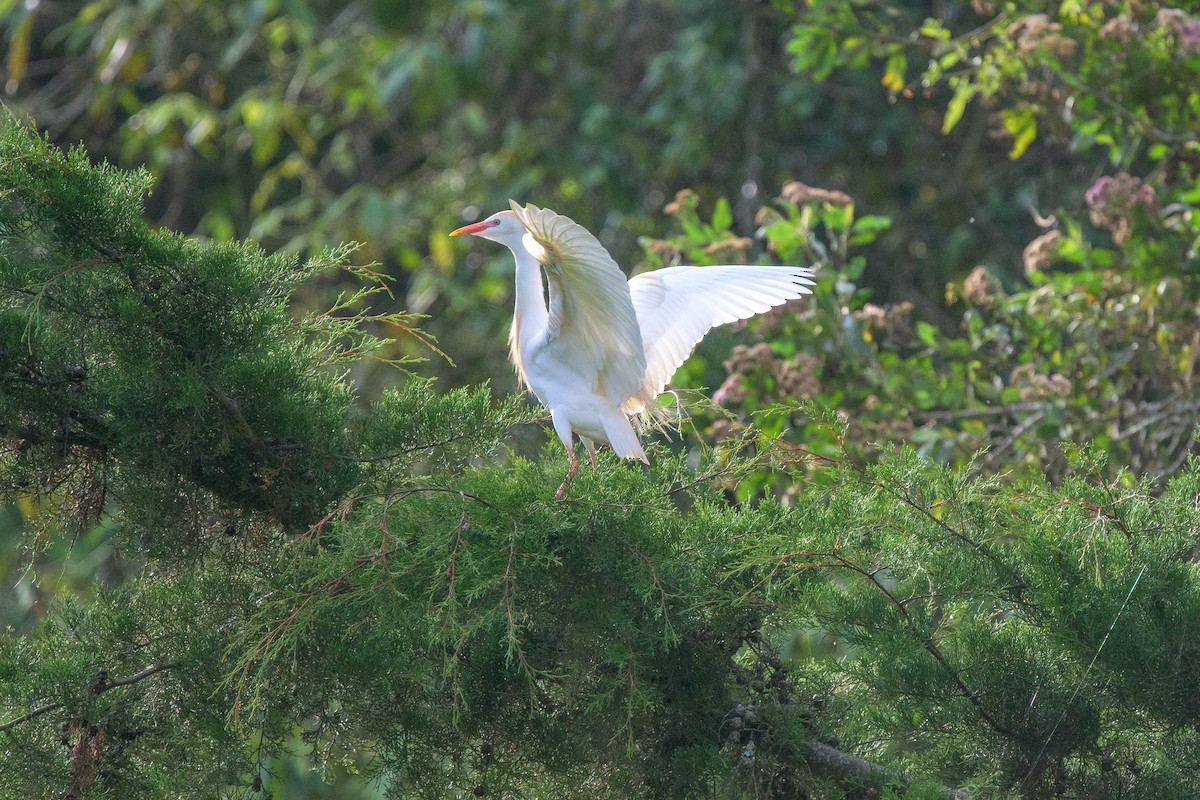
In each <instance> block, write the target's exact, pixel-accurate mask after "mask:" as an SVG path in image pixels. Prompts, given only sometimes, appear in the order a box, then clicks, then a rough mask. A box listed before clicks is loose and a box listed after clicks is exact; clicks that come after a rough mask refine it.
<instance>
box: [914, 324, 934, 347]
mask: <svg viewBox="0 0 1200 800" xmlns="http://www.w3.org/2000/svg"><path fill="white" fill-rule="evenodd" d="M916 327H917V338H918V339H920V340H921V341H922V342H924V343H925V344H927V345H929V346H930V347H935V346H937V337H938V331H937V328H936V327H934V326H933V325H931V324H929V323H928V322H925V321H924V320H918V322H917V326H916Z"/></svg>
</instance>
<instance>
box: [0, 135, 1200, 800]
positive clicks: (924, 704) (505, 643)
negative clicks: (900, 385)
mask: <svg viewBox="0 0 1200 800" xmlns="http://www.w3.org/2000/svg"><path fill="white" fill-rule="evenodd" d="M0 127H2V130H0V448H2V450H0V492H2V493H3V499H4V500H5V501H10V502H19V503H22V504H23V505H24V506H25V507H27V508H30V509H34V510H35V512H36V513H33V514H31V515H30V516H31V519H32V520H34V521H36V522H37V523H38V524H37V525H36V526H32V527H30V529H29V530H27V531H26V534H25V548H26V549H25V553H26V555H25V557H26V558H29V559H31V563H32V564H36V557H37V553H38V552H39V550H40V549H42V548H46V547H49V546H52V545H53V544H54V543H56V542H58V541H61V540H62V539H64V538H65V539H70V538H71V537H74V536H78V535H80V533H81V532H82V531H84V530H87V529H92V528H94V527H95V526H99V527H100V528H101V529H102V530H103V531H104V533H105V536H107V537H108V538H107V541H108V542H109V544H110V546H111V547H113V548H115V549H116V550H117V551H118V552H119V554H120V559H121V563H122V565H123V568H124V573H125V576H124V579H123V580H120V581H113V582H112V585H106V586H99V587H96V588H95V591H94V592H92V593H91V594H90V595H81V596H80V597H78V598H74V599H68V598H64V599H62V601H61V602H59V603H58V604H56V606H55V607H54V608H53V609H52V611H51V612H50V613H49V614H48V615H47V616H46V617H45V618H44V619H42V620H41V621H40V622H39V623H38V624H37V625H36V626H35V627H34V629H33V630H32V631H30V632H28V633H17V632H15V631H9V632H7V633H6V634H5V636H4V637H3V638H2V639H0V681H2V685H3V691H2V692H0V715H2V716H0V797H3V798H10V797H11V798H17V797H21V798H26V797H47V798H49V797H71V798H81V799H82V798H99V797H112V798H136V797H165V796H171V797H216V796H231V797H256V796H262V794H267V793H275V794H276V796H282V789H281V779H280V775H279V770H280V769H281V768H282V767H283V766H284V765H285V764H286V763H287V762H288V759H289V758H292V757H293V756H294V755H295V754H300V756H301V757H302V758H304V759H306V762H307V763H309V764H310V765H311V766H312V767H313V768H314V769H315V770H316V771H317V772H318V774H319V776H320V777H321V778H323V779H325V780H327V781H329V782H330V783H337V784H338V785H345V784H344V783H342V782H343V781H345V780H346V779H347V776H354V777H355V785H356V786H358V787H359V788H358V789H356V790H355V791H363V792H378V793H380V794H382V795H384V796H387V797H437V798H441V797H463V796H488V797H532V798H538V797H545V798H550V797H554V798H559V797H588V798H592V797H614V798H616V797H621V798H626V797H656V798H676V797H683V798H688V797H773V798H799V797H842V796H856V797H857V796H861V797H879V796H885V795H905V796H908V797H946V796H951V795H955V794H959V795H960V796H961V794H962V791H961V790H962V789H966V790H969V791H970V793H971V796H973V797H1017V796H1020V797H1029V798H1039V797H1052V796H1079V797H1082V796H1087V797H1098V798H1118V797H1135V796H1136V797H1150V796H1154V797H1180V798H1183V797H1192V796H1195V794H1196V793H1197V791H1198V790H1200V785H1198V784H1200V780H1198V778H1197V775H1200V735H1198V734H1197V729H1196V724H1195V722H1196V719H1197V718H1198V716H1200V715H1198V712H1200V708H1197V704H1198V703H1200V700H1197V695H1196V693H1195V691H1194V687H1195V685H1196V683H1197V677H1198V676H1197V667H1196V664H1197V663H1200V645H1198V644H1197V642H1196V637H1195V636H1194V634H1193V630H1194V620H1195V619H1197V618H1198V616H1200V593H1198V592H1197V583H1198V575H1197V571H1196V568H1195V565H1194V563H1193V562H1194V556H1195V552H1196V548H1197V530H1200V511H1198V510H1197V504H1196V497H1197V496H1200V465H1197V464H1195V463H1189V464H1188V465H1187V467H1186V468H1185V469H1183V470H1182V471H1181V472H1180V473H1179V474H1177V475H1176V476H1175V477H1173V478H1172V479H1170V481H1169V483H1167V484H1165V485H1159V484H1151V483H1148V482H1144V481H1140V480H1138V479H1136V478H1134V477H1132V476H1130V475H1128V474H1126V473H1118V476H1117V478H1116V479H1115V480H1107V479H1105V478H1104V477H1103V475H1105V474H1106V473H1105V472H1104V470H1103V469H1102V467H1103V466H1104V465H1103V464H1102V463H1101V460H1102V456H1101V455H1098V454H1096V453H1093V452H1091V451H1089V450H1088V449H1086V448H1083V449H1079V450H1077V451H1074V452H1072V453H1071V454H1070V457H1071V459H1072V462H1071V463H1072V465H1073V468H1072V470H1071V471H1070V472H1069V473H1068V475H1067V477H1066V478H1065V479H1064V481H1063V482H1062V483H1061V484H1060V485H1058V486H1051V485H1049V484H1048V483H1046V482H1045V481H1036V480H1029V481H1025V482H1022V483H1020V484H1017V485H1012V484H1009V483H1005V482H1003V481H1001V480H997V479H992V478H987V479H980V478H974V477H972V476H971V475H970V473H969V471H968V470H967V469H958V468H951V467H945V466H941V465H938V464H935V463H932V462H930V461H928V460H925V459H922V458H920V457H918V456H917V455H916V454H915V453H914V452H913V451H911V450H909V449H902V450H899V451H897V452H881V453H879V454H878V459H877V461H876V463H874V464H871V465H869V466H865V465H863V464H862V463H860V462H859V461H857V460H856V459H854V458H851V457H850V456H848V455H846V454H845V453H833V454H831V455H829V456H815V455H812V454H810V453H807V452H805V451H803V450H798V449H796V448H794V447H792V446H790V445H785V444H782V443H773V442H772V441H769V440H767V439H765V438H759V439H754V438H750V439H746V440H743V441H740V442H738V443H736V444H734V445H730V446H728V447H726V448H724V449H719V450H716V451H713V452H710V453H707V454H706V455H704V456H703V457H702V458H701V460H700V463H698V464H690V463H688V461H687V459H685V458H684V457H683V456H679V455H673V454H672V453H671V452H670V450H669V449H668V448H667V447H664V446H661V445H660V446H656V447H654V448H653V450H652V454H653V458H652V461H653V466H652V467H651V468H649V469H648V470H643V469H642V468H641V467H634V466H631V465H627V464H621V463H619V462H618V461H617V460H616V459H615V458H612V457H611V456H609V457H603V458H602V459H601V463H600V466H599V469H597V470H596V471H594V472H591V471H586V470H585V471H584V472H583V473H582V474H581V475H580V476H579V477H578V478H577V479H576V482H575V483H574V485H573V486H572V490H571V495H570V497H569V498H568V499H567V500H566V501H564V502H556V501H554V500H553V495H554V487H555V486H556V485H557V482H558V479H559V478H560V477H561V475H560V473H561V468H562V459H561V453H560V452H559V450H560V448H558V447H556V446H554V445H553V444H549V445H548V446H547V449H546V451H545V453H544V454H543V457H542V458H540V459H534V460H530V459H525V458H521V457H518V456H516V455H514V454H513V453H511V452H510V451H509V450H508V448H507V442H508V441H509V436H510V434H509V431H510V429H511V428H512V426H514V425H516V424H518V423H528V422H529V421H530V420H529V415H528V414H527V412H525V411H524V410H523V408H524V407H523V406H521V405H520V404H518V403H517V402H516V401H503V402H495V401H493V400H491V399H490V395H489V392H488V390H487V388H486V387H477V388H473V389H464V390H456V391H452V392H440V391H438V390H437V388H436V387H434V386H432V385H430V384H429V383H428V382H425V381H422V380H419V379H416V378H410V379H408V380H406V381H405V382H404V384H403V386H402V388H400V389H398V390H394V391H391V392H388V393H385V394H384V395H383V396H382V397H381V398H380V399H379V400H377V401H375V402H373V403H371V404H369V405H364V404H361V403H359V402H358V401H357V400H356V398H355V395H354V391H353V385H352V383H351V382H350V380H349V379H348V375H347V370H348V369H349V367H350V366H352V365H353V364H355V363H356V362H357V361H358V360H360V359H363V358H369V357H371V354H372V352H373V351H374V348H376V347H377V346H378V345H379V343H380V341H381V339H380V338H378V335H377V333H379V332H382V331H385V330H390V329H394V327H395V326H397V325H399V326H405V325H408V323H409V320H407V319H405V318H402V317H401V318H390V319H376V318H372V317H371V316H370V315H369V314H368V313H367V312H366V311H365V310H363V309H364V305H363V300H364V299H365V296H364V294H362V293H360V294H358V295H353V296H348V297H342V298H340V299H339V300H338V301H337V302H336V303H335V308H334V309H333V310H331V311H330V312H328V313H324V314H309V315H304V316H299V317H297V316H296V315H295V314H294V312H293V311H292V309H291V307H290V306H289V299H290V298H291V297H292V295H293V293H294V292H295V290H296V289H297V287H298V286H299V285H300V284H301V282H302V281H304V280H306V279H308V278H310V277H312V276H315V275H317V274H319V273H320V272H322V271H324V270H329V269H333V268H335V267H337V266H339V265H340V264H341V263H342V261H343V259H344V258H345V257H346V253H345V252H344V251H339V252H335V253H330V254H329V255H328V256H326V257H324V258H321V259H318V260H315V261H312V262H309V263H306V264H299V263H297V262H296V261H294V260H290V259H288V258H286V257H281V256H271V255H268V254H265V253H263V252H262V251H261V250H259V249H258V248H257V247H255V246H253V245H250V244H236V245H212V244H205V243H202V242H199V241H196V240H189V239H186V238H181V237H179V236H176V235H174V234H172V233H170V232H166V231H162V230H155V229H152V228H150V227H149V226H147V225H146V224H145V223H144V222H142V220H141V201H142V199H143V198H144V196H145V193H146V192H147V191H148V190H149V188H150V187H149V181H148V180H147V178H146V176H145V175H144V174H141V173H132V174H131V173H125V172H120V171H117V170H114V169H111V168H109V167H106V166H94V165H92V164H90V163H89V161H88V159H87V157H86V155H85V154H84V153H83V152H81V151H78V150H76V151H74V152H72V153H70V154H66V155H64V154H62V153H60V152H58V151H56V150H55V149H53V148H52V147H50V146H49V145H48V144H47V143H46V142H45V141H43V140H41V139H39V138H38V137H36V136H34V135H33V134H31V133H30V132H29V131H28V130H26V129H25V128H23V127H22V126H21V125H19V124H17V123H16V122H15V121H13V120H11V119H5V120H4V121H3V123H2V125H0ZM358 272H359V274H360V275H361V276H362V277H363V278H364V279H366V280H368V284H367V288H366V289H365V290H364V292H371V291H375V290H378V289H379V288H380V287H378V286H376V285H374V284H372V283H370V282H369V281H370V276H369V274H367V273H364V272H363V271H361V270H358ZM373 331H374V332H375V333H373ZM808 413H809V415H810V416H811V417H812V419H813V420H815V421H816V422H819V423H821V424H824V425H826V426H828V427H829V428H830V429H831V430H832V434H833V436H834V437H835V438H836V437H841V436H843V435H844V433H845V429H844V425H845V423H844V422H842V421H841V420H839V419H838V418H837V417H836V416H834V415H831V414H829V413H827V412H824V411H822V410H821V409H819V408H815V407H814V408H811V409H809V410H808ZM767 468H769V469H772V470H777V471H779V472H781V473H788V474H791V475H792V476H793V478H794V479H795V480H797V481H801V480H802V483H801V484H800V486H801V488H800V490H799V491H798V492H796V493H795V494H794V495H793V496H792V497H791V498H790V499H789V502H788V503H787V504H786V505H785V504H783V503H780V502H775V501H773V500H770V499H762V500H761V501H759V502H755V503H746V504H742V505H736V504H732V503H731V502H730V501H729V499H728V496H729V495H728V494H727V490H728V489H730V488H731V487H733V486H734V485H736V483H737V480H738V478H739V477H740V476H741V475H743V474H746V473H749V472H752V471H756V472H757V471H761V470H763V469H767ZM32 572H33V573H34V574H32V575H31V576H30V579H31V580H36V579H37V577H38V576H37V574H36V568H33V569H32ZM347 791H349V790H347Z"/></svg>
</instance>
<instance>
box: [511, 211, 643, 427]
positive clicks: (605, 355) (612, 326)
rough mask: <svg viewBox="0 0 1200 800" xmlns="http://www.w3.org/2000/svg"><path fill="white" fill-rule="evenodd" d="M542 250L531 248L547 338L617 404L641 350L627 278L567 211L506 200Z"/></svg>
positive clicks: (632, 387)
mask: <svg viewBox="0 0 1200 800" xmlns="http://www.w3.org/2000/svg"><path fill="white" fill-rule="evenodd" d="M509 205H510V206H511V207H512V210H513V212H514V213H515V214H516V215H517V219H519V220H520V221H521V224H522V225H524V226H525V229H526V230H527V231H529V235H530V237H532V238H533V240H534V242H536V243H537V245H540V246H541V249H542V250H543V251H544V252H541V253H539V252H537V248H536V247H531V248H530V249H531V250H533V251H534V252H535V254H536V255H537V257H538V260H539V261H540V262H541V264H542V267H543V268H544V269H545V270H546V278H547V281H548V283H549V287H550V309H549V311H550V319H549V322H548V327H547V343H548V344H551V343H553V344H556V345H557V346H558V347H560V348H561V349H563V350H565V351H566V352H568V353H569V354H570V356H571V359H572V363H573V364H574V365H575V366H577V367H578V368H580V369H581V370H589V371H590V370H594V371H595V372H596V375H597V386H596V388H597V391H598V392H600V393H602V394H604V395H605V396H606V397H608V398H609V399H610V400H611V401H612V402H613V404H614V405H616V406H620V405H621V404H622V403H624V401H625V400H626V399H627V398H629V396H630V395H632V394H633V393H634V392H636V391H637V390H638V387H640V386H641V384H642V378H643V376H644V375H645V373H646V356H645V351H644V350H643V348H642V335H641V330H640V328H639V327H638V318H637V315H636V313H635V312H634V310H633V302H632V300H631V299H630V296H629V282H628V281H627V280H626V278H625V274H624V273H623V272H621V269H620V267H618V266H617V263H616V262H615V261H613V259H612V256H610V255H609V254H608V251H607V250H605V249H604V245H602V244H600V242H599V240H597V239H596V237H595V236H593V235H592V234H590V233H589V232H588V231H587V229H586V228H584V227H583V226H582V225H580V224H578V223H577V222H575V221H574V220H572V219H571V218H569V217H564V216H563V215H562V214H556V213H555V212H553V211H550V210H549V209H543V208H538V207H537V206H535V205H533V204H529V205H527V206H525V207H524V208H522V207H521V206H519V205H517V203H515V202H513V201H511V200H510V201H509Z"/></svg>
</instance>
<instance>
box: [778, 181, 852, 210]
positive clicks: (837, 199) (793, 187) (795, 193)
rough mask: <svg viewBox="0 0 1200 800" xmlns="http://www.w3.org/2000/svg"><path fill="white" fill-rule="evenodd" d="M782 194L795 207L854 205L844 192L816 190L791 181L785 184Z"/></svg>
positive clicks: (813, 187)
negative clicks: (820, 204) (824, 204)
mask: <svg viewBox="0 0 1200 800" xmlns="http://www.w3.org/2000/svg"><path fill="white" fill-rule="evenodd" d="M782 194H783V196H784V198H785V199H787V200H791V201H792V202H793V203H795V204H796V205H798V206H799V205H804V204H805V203H813V202H816V203H829V205H831V206H848V205H853V204H854V198H853V197H851V196H850V195H848V194H846V193H845V192H841V191H838V190H837V189H818V188H817V187H815V186H808V185H807V184H804V183H801V182H800V181H792V182H791V183H788V184H785V185H784V187H783V191H782Z"/></svg>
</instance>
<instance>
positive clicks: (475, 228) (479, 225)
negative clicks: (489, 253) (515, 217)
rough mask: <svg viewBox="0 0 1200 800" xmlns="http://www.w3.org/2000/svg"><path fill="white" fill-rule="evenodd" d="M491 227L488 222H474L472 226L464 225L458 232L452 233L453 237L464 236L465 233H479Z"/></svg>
mask: <svg viewBox="0 0 1200 800" xmlns="http://www.w3.org/2000/svg"><path fill="white" fill-rule="evenodd" d="M489 227H491V226H490V225H489V224H488V222H487V220H484V221H483V222H472V223H471V224H470V225H463V226H462V227H461V228H459V229H458V230H453V231H450V235H451V236H462V235H463V234H464V233H479V232H480V231H482V230H485V229H487V228H489Z"/></svg>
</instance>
